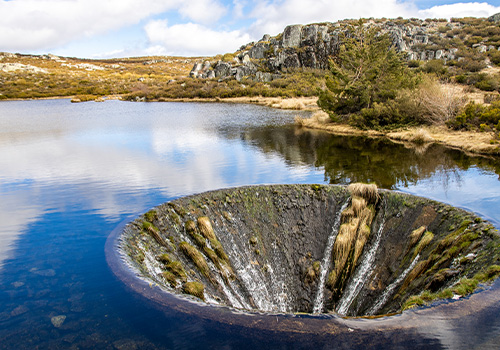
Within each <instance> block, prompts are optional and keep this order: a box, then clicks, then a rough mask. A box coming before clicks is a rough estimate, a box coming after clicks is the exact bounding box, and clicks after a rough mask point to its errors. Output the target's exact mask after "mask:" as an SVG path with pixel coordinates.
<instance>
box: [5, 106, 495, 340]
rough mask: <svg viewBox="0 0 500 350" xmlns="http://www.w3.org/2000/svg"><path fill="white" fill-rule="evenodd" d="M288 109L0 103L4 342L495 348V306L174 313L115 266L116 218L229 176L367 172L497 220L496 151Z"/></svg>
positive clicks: (366, 176) (220, 184)
mask: <svg viewBox="0 0 500 350" xmlns="http://www.w3.org/2000/svg"><path fill="white" fill-rule="evenodd" d="M296 114H298V112H290V111H279V110H273V109H270V108H266V107H261V106H253V105H238V104H215V103H213V104H207V103H126V102H119V101H107V102H105V103H84V104H71V103H69V100H49V101H11V102H1V103H0V348H1V349H67V348H74V349H143V348H145V349H221V348H222V349H254V348H256V347H258V348H283V349H284V348H304V349H308V348H316V349H317V348H341V349H342V348H351V347H353V346H358V347H361V348H378V349H380V348H381V349H400V348H414V349H420V348H422V349H424V348H435V349H441V348H449V349H459V348H463V349H469V348H474V347H476V346H477V348H483V349H484V348H491V349H493V348H497V346H498V340H500V311H499V310H498V307H495V308H489V311H488V312H484V313H482V314H481V315H479V316H474V317H472V316H471V317H469V318H467V317H465V318H463V319H461V320H459V321H454V322H447V319H446V317H442V316H441V318H438V319H436V320H435V323H432V324H431V325H430V326H422V327H421V328H420V329H419V331H418V332H414V331H412V332H411V333H405V332H403V331H401V332H395V331H390V332H375V331H373V330H364V329H363V327H361V326H360V327H358V329H353V334H355V335H354V336H353V337H352V339H351V338H346V337H341V338H340V337H335V335H322V334H307V335H300V334H298V335H297V334H286V333H275V332H271V331H269V332H266V331H262V330H259V331H253V330H251V329H246V328H244V327H240V326H231V325H228V324H225V323H219V322H216V321H211V320H205V319H201V318H197V317H196V315H186V314H182V313H178V312H174V311H172V310H168V309H165V308H162V307H159V306H157V305H156V304H154V303H152V302H150V301H149V300H147V299H145V298H143V297H142V296H140V295H136V294H135V293H133V292H132V291H131V290H130V289H128V287H127V286H126V285H125V284H124V283H122V282H121V281H120V280H118V279H117V278H116V277H115V276H114V274H113V273H112V272H111V270H110V269H109V267H108V265H107V263H106V257H105V252H104V246H105V243H106V239H107V237H108V236H109V234H110V232H112V231H113V230H114V229H115V228H116V227H117V226H118V225H120V223H123V222H124V221H126V220H130V218H132V217H134V216H136V215H138V214H139V213H142V212H144V211H146V210H148V209H149V208H151V207H153V206H156V205H158V204H160V203H163V202H165V201H168V200H171V199H174V198H177V197H179V196H184V195H188V194H193V193H198V192H203V191H208V190H213V189H218V188H224V187H232V186H240V185H251V184H262V183H266V184H270V183H344V184H346V183H350V182H355V181H363V182H376V183H377V184H378V185H379V187H383V188H390V189H399V190H402V191H405V192H409V193H413V194H417V195H421V196H425V197H430V198H433V199H436V200H439V201H443V202H446V203H450V204H453V205H456V206H459V207H463V208H467V209H469V210H472V211H474V212H477V213H479V214H480V215H481V216H483V217H484V218H487V219H489V220H491V221H492V222H493V223H494V224H495V225H496V226H497V227H500V211H499V210H498V208H499V205H500V181H499V174H500V163H499V161H498V160H495V159H488V158H483V157H471V156H468V155H466V154H464V153H462V152H460V151H457V150H451V149H447V148H444V147H441V146H437V145H431V146H429V147H427V148H425V147H424V148H419V149H414V148H407V147H405V145H399V144H394V143H392V142H390V141H387V140H383V139H369V138H363V137H338V136H332V135H329V134H326V133H323V132H319V131H307V130H303V129H297V128H296V127H294V126H293V125H292V123H293V118H294V116H295V115H296ZM480 295H481V293H479V294H478V295H477V296H480ZM496 304H498V303H496ZM465 305H466V304H465ZM396 317H399V316H396ZM278 321H279V320H278V318H277V322H278ZM324 321H325V322H327V321H328V320H324ZM365 322H376V321H371V320H366V321H365ZM436 325H438V326H436ZM477 327H480V331H479V330H478V328H477Z"/></svg>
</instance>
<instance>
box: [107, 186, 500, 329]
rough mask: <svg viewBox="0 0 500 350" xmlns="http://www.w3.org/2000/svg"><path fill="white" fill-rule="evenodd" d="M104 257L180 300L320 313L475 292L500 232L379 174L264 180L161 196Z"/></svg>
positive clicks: (498, 250)
mask: <svg viewBox="0 0 500 350" xmlns="http://www.w3.org/2000/svg"><path fill="white" fill-rule="evenodd" d="M108 250H113V252H112V254H111V253H110V252H109V251H108ZM111 255H112V256H114V257H115V258H112V257H110V256H111ZM107 258H108V262H109V263H110V265H111V267H112V269H113V271H114V272H115V273H116V274H117V275H118V276H119V277H120V278H121V279H122V280H126V281H125V282H126V284H127V285H129V286H131V287H132V288H133V289H135V290H136V291H138V292H140V293H143V294H148V297H149V298H150V299H154V300H155V301H157V302H159V303H160V304H164V305H168V306H173V305H175V307H176V308H177V309H179V310H181V311H185V312H194V313H199V314H205V317H210V318H211V317H219V318H220V317H224V318H225V319H226V320H228V321H227V322H231V323H233V322H235V320H234V318H238V317H240V316H239V315H241V314H251V315H253V321H251V322H254V323H255V322H256V317H255V316H256V315H258V317H257V318H258V319H259V320H260V319H261V318H262V319H265V317H266V315H276V314H286V315H288V316H287V317H288V318H294V317H306V318H312V319H313V320H314V319H315V321H309V322H317V321H320V320H323V319H339V318H340V317H339V316H342V317H345V316H363V317H366V316H370V317H372V316H381V315H389V314H395V313H401V312H402V311H404V310H405V309H411V308H414V307H416V306H420V305H424V304H426V303H430V302H433V301H436V300H453V299H461V298H463V297H464V296H467V295H470V294H471V293H473V292H474V290H476V288H477V287H478V286H483V285H485V284H486V283H488V282H491V281H493V280H494V279H495V278H496V277H497V276H498V275H499V274H500V266H499V265H498V263H499V260H500V238H499V235H498V231H497V230H496V229H495V228H494V227H493V226H492V225H491V224H490V223H489V222H487V221H485V220H483V219H481V218H480V217H478V216H477V215H475V214H473V213H470V212H468V211H465V210H463V209H459V208H456V207H452V206H450V205H447V204H443V203H440V202H436V201H433V200H429V199H425V198H422V197H416V196H412V195H409V194H404V193H400V192H396V191H389V190H379V189H377V187H376V186H375V185H366V184H352V185H349V186H340V185H262V186H247V187H239V188H230V189H222V190H216V191H211V192H206V193H202V194H197V195H192V196H187V197H183V198H179V199H176V200H173V201H171V202H167V203H164V204H162V205H159V206H158V207H155V208H153V209H151V210H150V211H148V212H147V213H145V214H143V215H141V216H140V217H138V218H136V219H135V220H134V221H132V222H130V223H128V224H127V225H125V226H124V227H122V228H120V230H119V232H117V234H116V237H115V239H114V241H113V244H112V245H111V246H110V247H108V246H107ZM117 270H120V271H121V272H119V273H117ZM126 270H128V271H133V273H124V271H126ZM132 275H133V276H132ZM146 285H149V290H148V288H147V287H146ZM479 294H481V293H479ZM497 294H498V293H497ZM495 298H496V297H494V298H493V299H495ZM486 299H488V298H486ZM495 300H496V299H495ZM193 301H194V302H195V303H193ZM468 302H469V303H470V304H471V305H472V304H473V303H474V301H468ZM195 305H196V306H195ZM210 306H222V307H218V308H213V307H210ZM477 307H478V308H482V307H484V303H481V302H479V303H478V306H477ZM217 309H218V310H219V311H217ZM188 310H190V311H188ZM193 310H194V311H193ZM217 312H219V313H220V314H219V315H218V316H217V315H216V316H214V313H215V314H217ZM209 314H210V315H209ZM459 314H460V312H457V315H459ZM222 315H223V316H222ZM231 320H232V321H231ZM245 322H246V321H245ZM245 322H243V323H245ZM259 322H260V321H259ZM398 322H401V320H399V321H398ZM344 326H345V323H344ZM288 327H290V329H293V327H292V326H288ZM346 327H347V326H346ZM320 328H321V327H317V325H316V326H315V327H314V329H315V330H316V331H318V330H319V329H320Z"/></svg>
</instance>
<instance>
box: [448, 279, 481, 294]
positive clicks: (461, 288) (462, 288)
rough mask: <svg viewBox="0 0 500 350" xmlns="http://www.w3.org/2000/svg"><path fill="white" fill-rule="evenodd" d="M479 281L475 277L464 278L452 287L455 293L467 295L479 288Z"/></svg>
mask: <svg viewBox="0 0 500 350" xmlns="http://www.w3.org/2000/svg"><path fill="white" fill-rule="evenodd" d="M477 285H478V281H477V280H475V279H469V278H462V279H461V280H460V282H458V284H457V285H455V286H453V288H452V289H451V290H452V291H453V293H455V294H458V295H461V296H465V295H468V294H470V293H472V292H474V291H475V290H476V288H477Z"/></svg>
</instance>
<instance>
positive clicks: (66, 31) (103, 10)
mask: <svg viewBox="0 0 500 350" xmlns="http://www.w3.org/2000/svg"><path fill="white" fill-rule="evenodd" d="M174 10H175V11H178V12H179V13H180V14H181V15H182V16H183V17H185V18H188V19H191V20H194V21H197V22H201V23H212V22H215V21H217V20H219V19H220V17H221V16H223V15H224V14H225V12H226V9H225V7H224V6H222V5H221V4H220V2H219V0H190V1H187V0H148V1H139V0H106V1H100V0H71V1H68V0H14V1H6V0H0V13H1V16H0V49H1V50H4V51H33V50H43V49H51V48H55V47H58V46H62V45H65V44H68V43H70V42H71V41H74V40H78V39H82V38H86V37H92V36H96V35H102V34H104V33H107V32H109V31H111V30H117V29H120V28H123V27H126V26H130V25H134V24H137V23H139V22H140V21H142V20H144V19H147V18H148V17H150V16H153V15H159V14H164V13H165V12H166V11H174Z"/></svg>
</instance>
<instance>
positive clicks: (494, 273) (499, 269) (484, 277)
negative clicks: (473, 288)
mask: <svg viewBox="0 0 500 350" xmlns="http://www.w3.org/2000/svg"><path fill="white" fill-rule="evenodd" d="M498 276H500V266H498V265H491V266H489V267H488V268H487V269H486V271H481V272H478V273H477V274H475V275H474V279H475V280H478V281H479V282H483V283H484V282H488V281H491V280H494V279H496V278H497V277H498Z"/></svg>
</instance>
